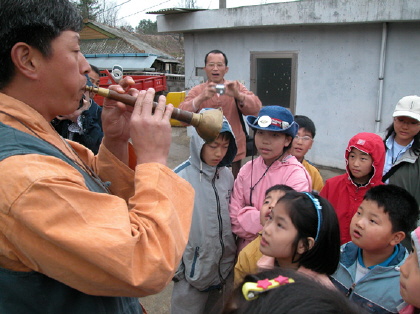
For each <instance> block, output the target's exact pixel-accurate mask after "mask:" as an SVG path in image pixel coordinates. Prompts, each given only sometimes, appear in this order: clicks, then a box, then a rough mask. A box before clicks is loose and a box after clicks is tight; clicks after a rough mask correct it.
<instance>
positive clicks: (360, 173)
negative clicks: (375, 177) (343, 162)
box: [349, 147, 373, 184]
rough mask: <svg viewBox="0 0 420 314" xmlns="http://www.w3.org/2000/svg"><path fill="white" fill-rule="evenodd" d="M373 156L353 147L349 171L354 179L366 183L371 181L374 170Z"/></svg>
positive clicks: (356, 181)
mask: <svg viewBox="0 0 420 314" xmlns="http://www.w3.org/2000/svg"><path fill="white" fill-rule="evenodd" d="M372 163H373V161H372V157H371V156H370V155H369V154H366V153H364V152H362V151H361V150H358V149H357V148H354V147H353V148H352V149H351V151H350V154H349V171H350V173H351V174H352V176H353V181H354V182H355V183H359V184H365V183H367V182H368V181H369V179H370V177H371V172H372V169H373V168H372Z"/></svg>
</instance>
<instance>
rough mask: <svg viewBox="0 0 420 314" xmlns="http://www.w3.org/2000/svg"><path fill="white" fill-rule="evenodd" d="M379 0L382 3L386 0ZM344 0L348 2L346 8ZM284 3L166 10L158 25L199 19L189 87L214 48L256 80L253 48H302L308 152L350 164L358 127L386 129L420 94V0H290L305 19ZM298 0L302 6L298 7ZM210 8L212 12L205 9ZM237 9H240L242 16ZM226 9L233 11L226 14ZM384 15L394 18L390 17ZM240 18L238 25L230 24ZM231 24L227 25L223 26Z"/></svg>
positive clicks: (190, 43) (241, 76)
mask: <svg viewBox="0 0 420 314" xmlns="http://www.w3.org/2000/svg"><path fill="white" fill-rule="evenodd" d="M385 2H387V3H385ZM375 3H376V4H375ZM378 3H379V4H381V5H382V7H378V6H377V4H378ZM413 3H416V4H414V6H415V7H410V5H412V4H413ZM362 4H366V6H362ZM305 5H306V6H305ZM340 5H341V6H343V5H346V7H345V10H343V9H342V8H340V7H339V6H340ZM352 5H353V6H352ZM277 6H279V7H280V6H282V4H272V5H263V6H255V7H244V8H238V9H221V10H211V11H212V12H207V11H204V12H196V13H194V14H192V15H194V16H193V17H192V16H186V17H184V18H181V17H180V16H178V17H174V16H175V15H174V16H165V17H164V18H163V19H158V26H160V24H161V23H160V22H161V21H164V23H163V25H164V26H165V25H169V24H170V23H172V26H173V29H174V30H176V29H183V28H184V24H185V22H186V21H188V20H189V21H191V19H193V20H194V23H196V24H194V23H193V24H190V29H189V30H188V31H186V33H185V34H184V36H185V41H184V46H185V47H184V49H185V86H186V88H187V89H188V88H190V87H192V86H194V85H195V84H196V83H197V81H198V79H197V77H195V68H196V67H202V66H204V56H205V54H206V53H207V52H208V51H210V50H212V49H220V50H222V51H224V52H225V53H226V54H227V56H228V58H229V72H228V74H227V75H226V78H227V79H231V80H235V79H236V80H241V81H243V82H245V85H246V86H247V87H248V88H249V87H250V80H251V77H250V68H251V64H250V62H251V61H250V53H251V52H272V51H273V52H274V51H276V52H277V51H285V52H288V51H293V52H296V53H297V54H298V59H297V98H296V114H303V115H307V116H309V117H310V118H311V119H313V121H314V122H315V125H316V127H317V135H316V138H315V143H314V145H313V148H312V150H311V151H310V152H309V154H308V159H309V160H311V161H312V162H314V163H316V164H320V165H323V166H331V167H337V168H341V169H343V168H344V166H345V164H344V157H343V156H344V150H345V147H346V145H347V142H348V140H349V139H350V138H351V137H352V136H353V135H355V134H356V133H358V132H362V131H366V132H375V130H376V129H377V130H378V131H379V132H382V131H384V130H385V128H386V127H387V126H388V125H389V124H390V123H391V121H392V112H393V109H394V107H395V104H396V103H397V102H398V100H399V99H400V98H401V97H403V96H406V95H410V94H420V75H419V72H420V58H419V57H418V54H419V51H420V20H418V21H414V20H412V19H414V17H413V16H412V13H413V12H415V13H416V14H417V17H415V18H417V19H419V18H420V14H419V12H420V11H419V10H420V3H419V2H417V1H403V0H394V1H366V0H354V1H339V0H336V1H334V0H331V1H319V0H314V1H302V2H301V3H300V4H299V3H297V2H294V3H289V4H287V10H288V11H287V10H286V11H287V12H289V13H290V12H295V14H298V15H299V16H298V17H299V21H300V23H301V25H298V24H299V21H298V20H296V17H295V16H293V17H292V16H291V17H288V15H287V14H286V13H287V12H286V13H285V8H284V7H283V8H278V7H277ZM291 6H294V7H291ZM299 6H300V7H299ZM267 7H269V8H271V11H272V12H274V11H276V10H277V11H276V12H279V10H280V11H281V12H283V13H282V14H283V15H281V16H279V19H283V22H284V25H274V24H276V23H277V22H275V21H274V19H275V15H273V14H274V13H270V14H269V13H268V12H267V11H266V9H267ZM247 8H250V9H249V10H248V9H247ZM275 8H276V10H275ZM296 8H300V9H299V10H298V11H296V10H297V9H296ZM320 8H322V9H323V10H324V11H323V10H321V9H320ZM384 8H387V10H388V11H386V10H384ZM292 9H293V10H295V11H293V10H292ZM229 10H233V11H229ZM235 10H236V11H235ZM258 10H259V11H258ZM364 10H367V11H368V12H364ZM271 11H270V12H271ZM206 12H207V16H203V14H206ZM234 12H236V14H238V16H236V17H234V15H233V13H234ZM251 12H252V13H253V14H251ZM263 12H266V13H267V16H266V17H265V20H264V21H263V20H262V19H259V18H258V16H260V14H263ZM334 12H336V14H334ZM197 13H200V14H201V15H200V19H199V21H195V19H196V16H195V15H196V14H197ZM217 13H218V14H217ZM240 13H246V14H245V15H240ZM285 14H286V15H285ZM182 15H185V14H182ZM289 15H290V14H289ZM226 16H229V17H231V18H230V19H229V20H226ZM334 16H336V19H335V20H334ZM210 17H211V18H210ZM316 17H318V21H319V24H313V23H309V22H308V19H312V21H315V20H316V19H315V18H316ZM175 19H176V20H175ZM381 19H383V20H387V22H386V24H384V22H381V21H380V20H381ZM400 19H403V20H408V22H407V21H406V22H401V21H399V20H400ZM210 20H213V21H216V22H215V23H214V24H215V25H216V26H215V27H213V28H210V27H209V26H208V25H207V24H209V21H210ZM244 20H247V21H244ZM266 20H270V22H267V21H266ZM349 21H350V22H351V23H350V24H349V23H348V22H349ZM359 21H361V22H359ZM366 22H368V23H366ZM168 23H169V24H168ZM232 23H233V24H235V23H236V24H235V25H236V26H238V27H234V26H230V25H231V24H232ZM258 23H260V24H259V25H258ZM203 24H206V25H203ZM219 24H220V25H219ZM224 24H225V25H226V28H223V25H224ZM251 24H252V25H253V26H250V25H251ZM264 24H265V25H267V24H270V27H262V26H261V25H264ZM273 25H274V26H273ZM384 25H386V29H387V31H386V35H387V36H386V49H385V68H384V70H385V71H384V80H383V106H382V111H381V114H380V122H379V124H378V123H377V122H375V120H376V116H377V112H378V110H379V109H378V99H379V87H380V81H379V71H380V60H381V43H382V36H383V29H384ZM204 29H205V30H204ZM159 30H160V29H159Z"/></svg>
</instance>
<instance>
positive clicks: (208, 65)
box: [206, 63, 225, 68]
mask: <svg viewBox="0 0 420 314" xmlns="http://www.w3.org/2000/svg"><path fill="white" fill-rule="evenodd" d="M206 67H209V68H214V67H217V68H223V67H225V64H224V63H207V64H206Z"/></svg>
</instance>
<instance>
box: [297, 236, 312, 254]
mask: <svg viewBox="0 0 420 314" xmlns="http://www.w3.org/2000/svg"><path fill="white" fill-rule="evenodd" d="M306 241H307V243H308V246H306V245H305V243H304V242H303V239H300V240H299V243H298V245H297V250H296V251H297V253H298V254H300V255H302V254H303V253H305V252H306V251H309V250H310V249H312V248H313V246H314V244H315V240H314V238H312V237H307V238H306Z"/></svg>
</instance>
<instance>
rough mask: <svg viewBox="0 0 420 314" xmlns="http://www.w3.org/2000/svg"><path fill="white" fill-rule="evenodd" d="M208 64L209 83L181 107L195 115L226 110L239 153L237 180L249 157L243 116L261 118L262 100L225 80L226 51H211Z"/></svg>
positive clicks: (234, 169) (235, 164)
mask: <svg viewBox="0 0 420 314" xmlns="http://www.w3.org/2000/svg"><path fill="white" fill-rule="evenodd" d="M204 63H205V68H204V70H205V72H206V75H207V82H205V83H202V84H200V85H197V86H195V87H193V88H192V89H191V90H190V91H189V93H188V95H187V97H186V98H185V101H184V102H182V103H181V104H180V105H179V108H180V109H182V110H187V111H191V112H199V111H200V110H201V109H202V108H222V110H223V114H224V116H225V117H226V119H227V120H228V121H229V123H230V125H231V127H232V130H233V133H234V134H235V138H236V143H237V146H238V152H237V154H236V157H235V159H234V161H233V163H232V172H233V175H234V177H235V178H236V175H237V174H238V172H239V168H240V167H241V160H242V159H243V158H245V154H246V139H245V133H244V131H243V128H242V124H241V120H240V119H242V116H240V115H239V113H240V114H243V115H257V114H258V112H259V111H260V109H261V106H262V105H261V101H260V99H259V98H258V97H257V96H256V95H254V93H253V92H251V91H249V90H248V89H247V88H246V87H245V86H244V85H243V84H241V83H239V82H238V81H228V80H225V78H224V77H225V74H226V73H227V72H228V70H229V67H228V66H227V65H228V59H227V57H226V55H225V54H224V53H223V52H222V51H220V50H212V51H210V52H209V53H207V54H206V56H205V58H204ZM216 87H217V88H216Z"/></svg>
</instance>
